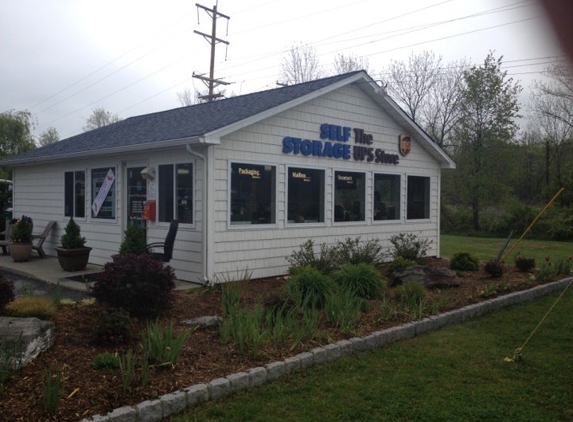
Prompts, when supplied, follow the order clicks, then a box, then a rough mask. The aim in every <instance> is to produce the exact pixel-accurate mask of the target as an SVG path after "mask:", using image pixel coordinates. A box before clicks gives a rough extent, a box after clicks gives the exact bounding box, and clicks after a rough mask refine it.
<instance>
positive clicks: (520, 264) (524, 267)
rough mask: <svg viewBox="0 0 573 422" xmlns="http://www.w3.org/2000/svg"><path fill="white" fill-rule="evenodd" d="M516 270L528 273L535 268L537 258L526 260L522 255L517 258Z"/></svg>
mask: <svg viewBox="0 0 573 422" xmlns="http://www.w3.org/2000/svg"><path fill="white" fill-rule="evenodd" d="M515 268H517V269H518V270H519V271H521V272H524V273H525V272H527V271H530V270H533V269H534V268H535V258H526V257H524V256H521V255H517V256H516V257H515Z"/></svg>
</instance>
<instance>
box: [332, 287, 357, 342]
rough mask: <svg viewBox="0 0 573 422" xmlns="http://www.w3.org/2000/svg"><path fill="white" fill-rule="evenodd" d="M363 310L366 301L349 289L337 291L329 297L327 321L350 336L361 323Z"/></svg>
mask: <svg viewBox="0 0 573 422" xmlns="http://www.w3.org/2000/svg"><path fill="white" fill-rule="evenodd" d="M362 308H364V299H362V298H361V297H359V296H356V295H355V294H354V293H353V292H352V291H350V290H348V289H335V290H333V291H332V292H330V294H329V295H328V296H327V299H326V304H325V306H324V312H325V314H326V319H327V320H328V321H330V322H331V323H333V324H334V325H335V326H336V327H337V328H338V329H339V330H340V332H341V333H343V334H348V333H350V332H352V330H354V329H355V328H356V325H357V324H358V321H360V312H361V310H362Z"/></svg>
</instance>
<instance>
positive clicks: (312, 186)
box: [288, 167, 324, 223]
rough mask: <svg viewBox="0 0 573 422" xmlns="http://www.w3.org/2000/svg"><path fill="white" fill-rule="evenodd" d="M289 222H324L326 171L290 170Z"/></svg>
mask: <svg viewBox="0 0 573 422" xmlns="http://www.w3.org/2000/svg"><path fill="white" fill-rule="evenodd" d="M288 221H289V223H323V222H324V170H314V169H305V168H297V167H290V168H289V169H288Z"/></svg>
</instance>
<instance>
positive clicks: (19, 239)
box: [10, 215, 32, 243]
mask: <svg viewBox="0 0 573 422" xmlns="http://www.w3.org/2000/svg"><path fill="white" fill-rule="evenodd" d="M10 224H11V225H12V230H11V231H10V241H11V242H12V243H32V219H31V218H30V217H28V216H26V215H23V216H22V218H13V219H12V220H10Z"/></svg>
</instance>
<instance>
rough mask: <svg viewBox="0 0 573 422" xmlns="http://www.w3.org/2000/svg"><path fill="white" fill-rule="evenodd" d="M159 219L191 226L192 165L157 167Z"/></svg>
mask: <svg viewBox="0 0 573 422" xmlns="http://www.w3.org/2000/svg"><path fill="white" fill-rule="evenodd" d="M158 185H159V186H158V188H159V204H158V205H159V218H158V220H159V221H161V222H164V223H168V222H171V220H179V223H183V224H193V164H191V163H183V164H166V165H161V166H159V183H158Z"/></svg>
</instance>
